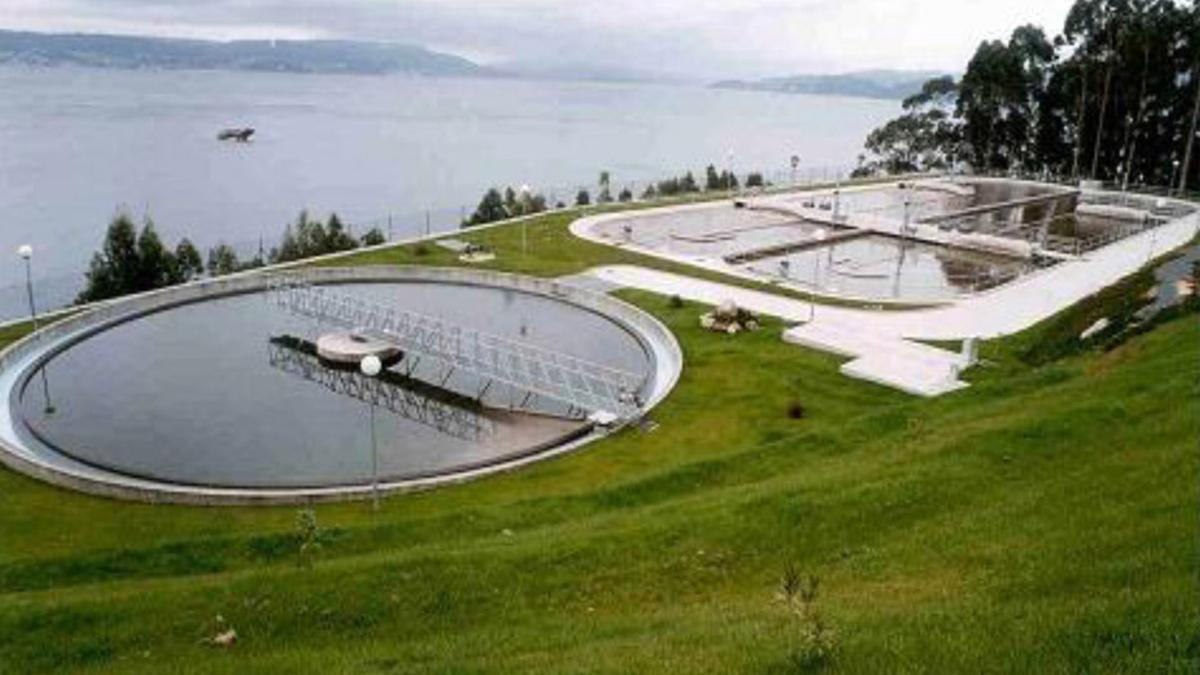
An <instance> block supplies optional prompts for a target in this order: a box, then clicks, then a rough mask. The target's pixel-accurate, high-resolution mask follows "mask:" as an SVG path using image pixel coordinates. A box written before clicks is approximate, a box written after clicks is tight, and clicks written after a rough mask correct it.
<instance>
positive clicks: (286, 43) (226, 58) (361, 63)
mask: <svg viewBox="0 0 1200 675" xmlns="http://www.w3.org/2000/svg"><path fill="white" fill-rule="evenodd" d="M3 63H17V64H26V65H36V66H59V65H74V66H89V67H102V68H125V69H141V68H147V69H150V68H154V69H164V70H171V69H198V70H256V71H272V72H292V73H362V74H388V73H412V74H419V75H486V74H490V71H489V70H488V69H486V68H484V67H483V66H480V65H478V64H476V63H474V62H472V61H469V60H467V59H464V58H462V57H459V56H454V55H452V54H445V53H442V52H435V51H432V50H430V49H426V48H424V47H420V46H416V45H406V44H396V43H384V42H355V41H346V40H235V41H231V42H216V41H211V40H189V39H177V38H156V37H140V36H130V35H100V34H82V33H72V34H60V33H32V32H24V31H8V30H0V64H3Z"/></svg>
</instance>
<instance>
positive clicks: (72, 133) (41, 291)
mask: <svg viewBox="0 0 1200 675" xmlns="http://www.w3.org/2000/svg"><path fill="white" fill-rule="evenodd" d="M0 92H3V95H2V96H0V213H2V214H3V216H2V220H0V318H6V317H12V316H16V315H19V314H20V313H22V312H23V311H24V296H23V293H24V288H23V279H24V269H23V267H22V264H21V261H20V259H19V258H17V257H16V255H15V253H13V252H15V250H16V248H17V246H19V245H20V244H23V243H30V244H32V245H33V246H34V247H35V250H36V257H35V268H34V276H35V279H36V280H37V281H38V285H37V287H38V300H39V304H40V305H43V306H54V305H61V304H62V303H64V302H68V301H69V300H70V299H71V297H73V295H74V293H75V292H76V291H77V290H78V287H79V285H80V283H81V280H82V274H83V270H84V269H85V268H86V265H87V261H88V259H89V258H90V257H91V254H92V252H93V251H94V250H95V249H96V247H97V246H98V245H99V243H100V241H101V239H102V238H103V234H104V228H105V226H106V225H107V222H108V220H109V218H110V217H111V216H112V215H113V213H114V212H115V211H116V210H117V209H119V208H126V209H128V210H129V211H130V212H131V213H133V214H134V215H135V216H137V217H139V218H140V217H141V216H142V215H143V214H149V215H150V216H151V217H152V218H153V219H154V220H155V222H156V224H157V226H158V228H159V230H160V233H161V234H162V235H163V238H164V239H165V240H166V241H167V242H168V243H171V244H173V243H174V241H176V240H177V238H178V237H180V236H183V235H187V236H189V237H191V238H192V239H193V241H195V242H196V243H197V244H198V245H199V246H200V247H201V248H202V249H205V248H207V247H209V246H211V245H213V244H216V243H217V242H219V241H225V242H227V243H233V244H235V245H236V246H237V247H238V248H239V249H240V250H241V251H243V252H249V251H251V250H253V249H255V248H257V244H258V240H259V238H260V237H261V238H262V239H263V240H264V241H265V243H266V246H267V247H268V248H269V247H270V246H271V245H272V244H273V243H275V242H276V241H277V240H278V238H279V236H280V234H281V232H282V230H283V227H284V225H285V224H286V223H287V222H289V221H290V220H293V219H294V218H295V217H296V215H297V213H298V212H299V211H300V209H302V208H308V209H310V210H311V211H313V212H316V213H318V214H326V213H328V212H329V211H331V210H332V211H337V212H338V213H339V214H340V215H342V216H343V217H344V218H345V219H347V220H348V221H350V222H351V223H354V224H357V226H358V228H360V231H361V228H364V227H366V226H367V225H371V224H374V225H380V226H382V227H383V228H384V229H385V230H386V229H387V216H388V215H389V214H391V216H392V233H393V235H394V236H396V237H401V236H411V235H414V234H417V233H420V232H422V231H423V230H424V228H425V214H424V212H425V210H427V209H428V210H430V211H431V219H432V222H433V226H434V229H447V228H450V227H453V226H454V224H455V223H456V222H457V220H458V218H459V216H460V213H461V212H462V210H464V209H466V210H468V211H469V210H470V209H471V208H473V206H474V204H475V202H476V201H477V200H478V197H479V195H480V194H481V193H482V191H483V190H484V189H486V188H487V187H488V186H491V185H508V184H512V185H520V184H522V183H528V184H529V185H531V186H533V187H534V188H535V189H538V190H541V191H544V192H547V193H553V194H554V196H555V197H556V198H557V199H562V200H563V201H569V200H570V198H571V197H572V196H573V194H574V191H575V189H577V188H579V187H589V188H591V189H593V191H594V189H595V188H594V184H595V181H596V176H597V174H598V173H599V171H600V170H601V169H607V170H609V171H610V172H611V173H612V177H613V184H614V186H616V187H618V188H619V187H621V186H623V185H625V184H627V183H630V182H632V181H638V180H646V179H655V178H660V177H663V176H665V175H668V174H675V173H682V172H683V171H685V170H688V169H691V170H693V171H695V172H697V173H700V172H702V170H703V167H704V166H705V165H706V164H708V163H710V162H711V163H715V164H717V165H718V166H720V165H722V164H725V163H727V162H729V160H728V158H729V156H730V153H731V152H732V161H731V165H732V167H733V168H734V169H735V170H736V171H738V172H739V173H741V172H745V171H750V170H761V171H764V172H766V173H768V174H776V175H777V176H778V177H779V178H780V179H786V177H787V175H788V169H787V166H788V158H789V157H790V156H791V155H792V154H799V155H800V156H801V157H802V159H803V165H802V171H803V170H804V169H807V170H808V171H809V172H818V175H819V172H820V171H821V167H827V166H832V165H841V166H848V165H850V164H852V163H853V161H854V158H855V157H856V155H857V154H858V152H859V151H860V149H861V147H862V141H863V139H864V138H865V136H866V134H867V132H868V131H869V130H870V129H871V128H873V127H874V126H876V125H878V124H879V123H880V122H882V121H884V120H886V119H887V118H889V117H891V116H892V115H894V114H895V112H896V110H897V108H898V104H897V103H895V102H891V101H874V100H866V99H851V98H835V97H818V96H787V95H776V94H767V93H758V92H737V91H720V90H710V89H705V88H703V87H699V86H684V85H658V84H653V85H652V84H608V83H579V82H547V81H514V80H472V79H434V78H412V77H399V76H397V77H374V76H328V75H288V74H264V73H242V72H155V71H137V72H130V71H106V70H86V69H52V70H30V69H24V68H0ZM243 125H245V126H253V127H255V128H256V129H258V134H257V135H256V137H255V140H254V142H253V143H249V144H245V145H239V144H230V143H220V142H218V141H216V140H215V134H216V132H217V131H218V130H220V129H221V128H224V127H229V126H243Z"/></svg>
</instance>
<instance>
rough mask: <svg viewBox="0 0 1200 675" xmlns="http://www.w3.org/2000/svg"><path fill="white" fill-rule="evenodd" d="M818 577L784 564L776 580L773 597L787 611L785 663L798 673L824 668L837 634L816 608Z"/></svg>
mask: <svg viewBox="0 0 1200 675" xmlns="http://www.w3.org/2000/svg"><path fill="white" fill-rule="evenodd" d="M820 585H821V580H820V579H819V578H817V577H816V576H814V575H811V574H807V575H802V574H800V572H799V570H797V569H796V567H795V566H793V565H788V566H787V568H786V569H785V570H784V572H783V577H782V579H780V583H779V593H778V594H777V596H776V599H777V600H778V601H779V602H780V603H781V604H782V605H783V607H784V610H785V611H786V612H787V616H788V617H789V622H790V623H791V624H792V625H791V626H790V629H791V630H790V633H789V644H788V650H787V664H788V666H789V667H790V668H791V669H792V670H794V671H795V672H798V673H815V672H820V671H821V670H824V669H825V668H826V667H827V666H828V665H829V664H830V663H831V662H832V661H833V655H834V651H835V650H836V649H837V634H836V633H835V632H834V631H833V629H832V628H830V627H829V626H828V625H827V624H826V623H825V621H824V619H822V618H821V615H820V612H818V611H817V607H816V603H817V589H818V588H819V587H820Z"/></svg>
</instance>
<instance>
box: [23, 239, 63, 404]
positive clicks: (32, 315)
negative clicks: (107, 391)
mask: <svg viewBox="0 0 1200 675" xmlns="http://www.w3.org/2000/svg"><path fill="white" fill-rule="evenodd" d="M17 255H19V256H21V259H23V260H24V261H25V294H26V295H27V296H28V298H29V319H30V321H31V322H32V323H33V332H35V333H36V332H37V330H38V316H37V305H36V304H34V301H33V247H32V246H30V245H29V244H24V245H22V246H21V247H20V248H18V249H17ZM38 370H39V372H41V374H42V396H43V398H44V399H45V403H46V407H45V412H46V414H47V415H49V414H52V413H53V412H54V404H53V403H52V402H51V401H50V382H49V380H47V379H46V365H45V364H42V367H41V368H39V369H38Z"/></svg>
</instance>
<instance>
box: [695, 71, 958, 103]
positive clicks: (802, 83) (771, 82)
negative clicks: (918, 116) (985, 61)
mask: <svg viewBox="0 0 1200 675" xmlns="http://www.w3.org/2000/svg"><path fill="white" fill-rule="evenodd" d="M943 74H944V73H940V72H936V71H914V70H862V71H857V72H852V73H842V74H841V75H792V76H789V77H769V78H765V79H762V80H722V81H721V82H716V83H713V84H712V85H710V86H712V87H713V88H716V89H745V90H752V91H775V92H780V93H785V94H826V95H831V96H856V97H860V98H884V99H902V98H906V97H908V96H911V95H912V94H915V93H917V92H918V91H920V90H921V85H922V84H923V83H924V82H925V81H926V80H928V79H930V78H932V77H937V76H939V75H943Z"/></svg>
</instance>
